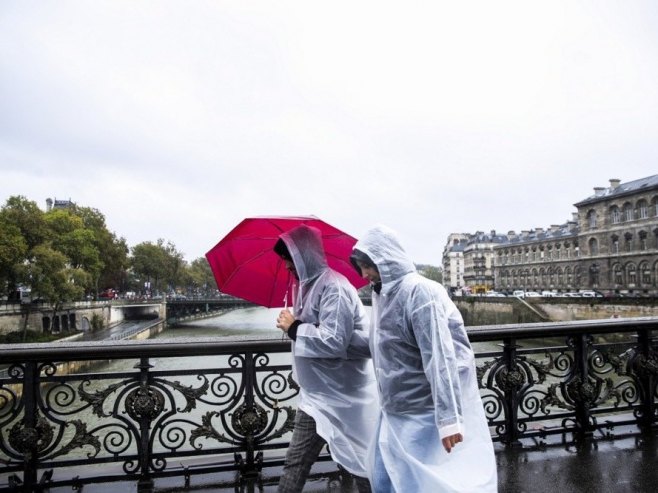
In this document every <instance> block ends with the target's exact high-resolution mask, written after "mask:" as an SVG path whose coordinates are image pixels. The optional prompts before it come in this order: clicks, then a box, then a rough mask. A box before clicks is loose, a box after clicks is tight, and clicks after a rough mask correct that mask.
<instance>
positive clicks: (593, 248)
mask: <svg viewBox="0 0 658 493" xmlns="http://www.w3.org/2000/svg"><path fill="white" fill-rule="evenodd" d="M589 254H590V255H598V254H599V242H598V241H596V238H591V239H590V240H589Z"/></svg>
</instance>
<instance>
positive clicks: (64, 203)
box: [46, 198, 75, 211]
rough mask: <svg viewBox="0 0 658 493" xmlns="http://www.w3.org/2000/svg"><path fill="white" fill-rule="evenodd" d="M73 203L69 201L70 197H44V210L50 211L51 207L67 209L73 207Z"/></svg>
mask: <svg viewBox="0 0 658 493" xmlns="http://www.w3.org/2000/svg"><path fill="white" fill-rule="evenodd" d="M74 205H75V204H74V203H73V202H72V201H71V199H68V200H57V199H55V200H54V201H53V199H51V198H47V199H46V211H50V210H52V209H68V208H70V207H73V206H74Z"/></svg>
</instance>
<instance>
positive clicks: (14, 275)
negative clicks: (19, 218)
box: [0, 213, 27, 296]
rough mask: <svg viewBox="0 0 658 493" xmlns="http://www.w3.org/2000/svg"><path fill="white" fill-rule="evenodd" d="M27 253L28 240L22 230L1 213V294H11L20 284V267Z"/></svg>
mask: <svg viewBox="0 0 658 493" xmlns="http://www.w3.org/2000/svg"><path fill="white" fill-rule="evenodd" d="M26 254H27V242H26V241H25V238H24V237H23V235H22V234H21V230H20V229H19V228H18V227H17V226H16V225H14V224H10V223H9V222H8V221H7V220H6V219H5V218H4V217H3V216H2V214H1V213H0V296H4V295H7V294H9V291H10V290H13V289H15V287H16V285H17V284H18V267H19V266H20V265H21V263H22V262H23V260H24V259H25V256H26Z"/></svg>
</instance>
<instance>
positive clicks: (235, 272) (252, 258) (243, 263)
mask: <svg viewBox="0 0 658 493" xmlns="http://www.w3.org/2000/svg"><path fill="white" fill-rule="evenodd" d="M265 253H266V252H264V251H263V252H258V254H257V255H254V256H253V257H251V258H250V259H248V260H245V261H244V262H242V263H241V264H240V269H241V268H242V267H244V266H245V265H247V264H250V263H251V262H253V261H254V260H257V259H258V258H259V257H262V256H263V255H265ZM240 269H235V270H234V271H233V272H231V275H230V276H228V277H227V278H226V282H225V283H224V284H225V285H226V284H228V283H230V282H231V280H232V279H233V277H235V275H236V274H237V273H238V271H239V270H240Z"/></svg>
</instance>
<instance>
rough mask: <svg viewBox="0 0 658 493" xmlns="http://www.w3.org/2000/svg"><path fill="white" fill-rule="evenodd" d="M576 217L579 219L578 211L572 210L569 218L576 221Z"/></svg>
mask: <svg viewBox="0 0 658 493" xmlns="http://www.w3.org/2000/svg"><path fill="white" fill-rule="evenodd" d="M578 219H579V217H578V213H577V212H572V213H571V220H572V221H576V222H578Z"/></svg>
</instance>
